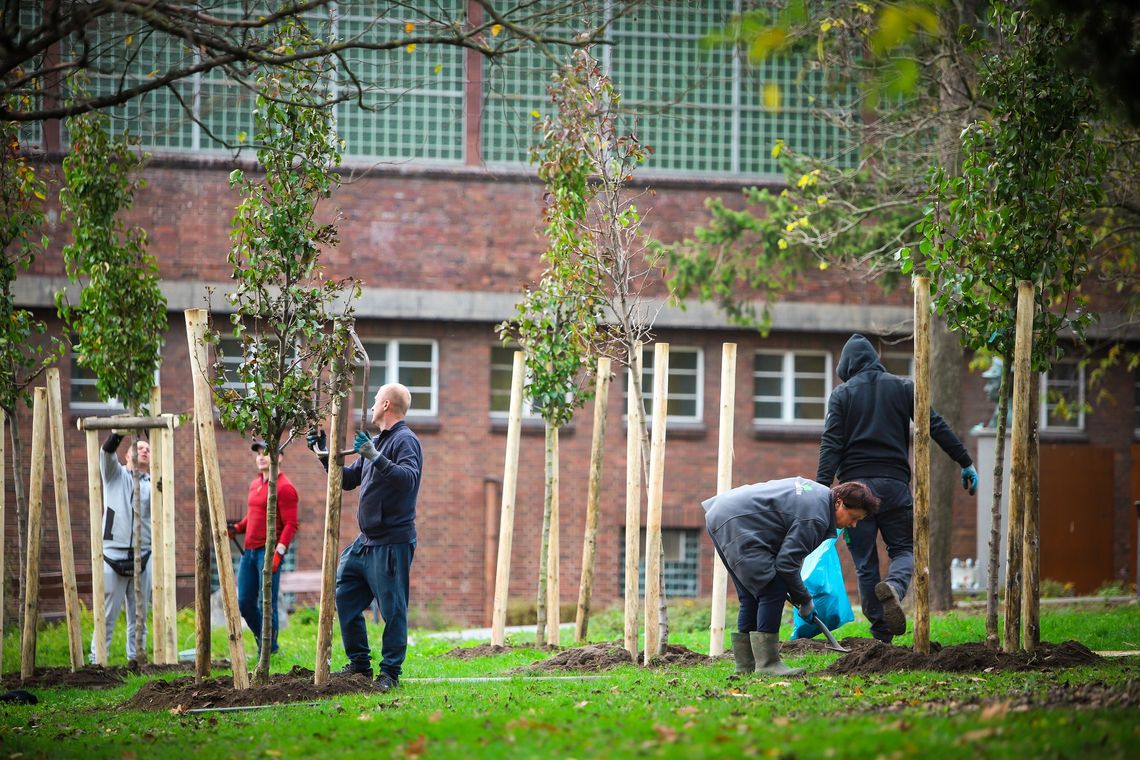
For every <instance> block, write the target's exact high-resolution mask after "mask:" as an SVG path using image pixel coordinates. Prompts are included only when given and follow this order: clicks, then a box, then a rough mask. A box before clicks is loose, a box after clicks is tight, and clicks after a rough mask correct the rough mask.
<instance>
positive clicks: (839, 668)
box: [784, 639, 1102, 675]
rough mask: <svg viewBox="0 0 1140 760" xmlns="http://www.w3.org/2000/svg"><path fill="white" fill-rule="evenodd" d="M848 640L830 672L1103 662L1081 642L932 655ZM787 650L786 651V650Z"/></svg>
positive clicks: (934, 647)
mask: <svg viewBox="0 0 1140 760" xmlns="http://www.w3.org/2000/svg"><path fill="white" fill-rule="evenodd" d="M856 641H860V640H859V639H844V640H843V641H842V642H841V643H842V644H844V646H848V647H849V648H851V649H852V650H853V651H852V652H851V653H850V654H846V655H843V656H842V657H840V658H839V659H838V660H836V661H835V662H833V663H831V665H829V666H828V667H827V672H828V673H833V674H837V675H865V674H870V673H896V672H899V671H903V670H934V671H944V672H949V673H994V672H1019V671H1028V670H1056V669H1059V668H1072V667H1077V666H1080V665H1092V664H1095V663H1097V662H1100V661H1101V659H1102V658H1101V657H1100V655H1098V654H1096V653H1095V652H1093V651H1092V650H1090V649H1089V648H1088V647H1086V646H1085V645H1084V644H1082V643H1080V642H1079V641H1066V642H1064V643H1061V644H1050V643H1047V642H1041V644H1040V645H1038V647H1037V650H1036V651H1034V652H1012V653H1007V652H1003V651H1001V650H1000V649H990V648H988V647H987V646H986V645H985V644H982V643H968V644H956V645H954V646H948V647H943V646H940V645H938V644H937V643H935V642H931V643H930V653H929V654H921V653H919V652H916V651H914V650H913V649H911V648H909V647H898V646H893V645H890V644H884V643H882V642H879V641H875V640H874V639H862V640H861V641H864V642H870V643H869V644H860V645H858V647H856V646H852V645H851V644H849V643H848V642H856ZM784 651H785V652H786V651H787V650H786V649H785V650H784Z"/></svg>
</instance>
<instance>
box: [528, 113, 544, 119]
mask: <svg viewBox="0 0 1140 760" xmlns="http://www.w3.org/2000/svg"><path fill="white" fill-rule="evenodd" d="M530 115H531V116H533V117H534V118H536V119H541V118H542V114H540V113H539V112H538V111H531V112H530Z"/></svg>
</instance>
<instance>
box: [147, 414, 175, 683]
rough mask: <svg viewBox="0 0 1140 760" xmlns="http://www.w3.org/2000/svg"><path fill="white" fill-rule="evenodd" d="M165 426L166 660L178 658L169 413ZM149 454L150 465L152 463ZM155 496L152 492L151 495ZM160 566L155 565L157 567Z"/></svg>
mask: <svg viewBox="0 0 1140 760" xmlns="http://www.w3.org/2000/svg"><path fill="white" fill-rule="evenodd" d="M162 417H163V419H165V420H166V428H165V429H164V430H163V431H162V461H161V469H162V482H163V485H164V486H165V487H164V488H163V489H162V573H163V576H164V578H163V588H164V590H165V591H166V599H165V603H164V605H163V611H164V613H165V617H166V662H167V664H168V665H174V664H177V662H178V595H177V592H178V588H177V583H178V575H177V566H176V564H175V561H174V560H175V546H176V545H177V544H176V542H175V527H174V526H175V524H176V521H175V519H174V518H175V514H176V513H175V511H174V494H175V487H174V427H175V424H174V422H175V418H174V415H172V414H164V415H162ZM154 461H155V460H154V458H153V457H152V458H151V467H153V466H154ZM151 498H152V499H153V498H154V497H153V496H152V497H151ZM158 569H159V568H158V567H155V570H156V571H157V570H158Z"/></svg>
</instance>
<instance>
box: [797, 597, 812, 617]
mask: <svg viewBox="0 0 1140 760" xmlns="http://www.w3.org/2000/svg"><path fill="white" fill-rule="evenodd" d="M796 612H798V613H800V618H801V619H802V620H804V621H807V622H811V619H812V618H813V617H815V605H814V604H812V603H811V599H808V600H807V601H806V602H804V603H803V604H797V605H796Z"/></svg>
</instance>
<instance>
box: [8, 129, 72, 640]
mask: <svg viewBox="0 0 1140 760" xmlns="http://www.w3.org/2000/svg"><path fill="white" fill-rule="evenodd" d="M0 143H2V144H0V156H2V157H0V250H2V251H3V253H4V260H3V263H2V264H0V409H2V410H3V411H4V414H5V416H6V417H7V419H8V425H9V426H10V427H9V430H10V436H11V441H12V452H11V455H12V468H11V472H12V483H13V487H14V489H15V493H16V529H17V533H18V534H19V535H18V536H17V547H18V551H17V553H16V555H15V556H14V557H13V561H18V562H19V566H20V567H23V566H24V563H25V555H24V552H25V550H26V547H25V545H24V542H25V540H26V539H27V530H28V529H27V521H28V504H27V498H26V495H25V493H24V480H23V475H22V469H23V468H22V463H23V462H24V461H25V460H24V449H23V443H22V440H21V437H20V417H19V415H18V414H17V411H18V406H19V405H20V404H21V403H22V404H24V405H30V404H31V394H29V393H28V388H29V387H30V386H31V384H32V383H33V382H35V380H36V378H38V377H39V376H40V375H41V374H42V373H43V371H44V370H45V369H47V367H48V366H49V365H51V364H52V363H53V362H54V361H56V359H58V358H59V355H60V352H61V351H62V348H63V344H62V343H61V342H60V341H59V340H57V339H55V338H50V337H45V332H46V326H45V325H44V323H43V322H42V321H41V320H38V319H36V318H35V315H34V314H32V312H30V311H28V310H27V309H19V308H16V304H15V299H14V297H13V294H12V284H13V283H14V282H15V280H16V277H17V275H18V273H19V272H20V271H21V270H23V271H26V270H27V269H28V267H30V266H31V264H32V262H33V261H34V260H35V258H36V256H37V255H38V254H39V253H40V252H41V251H42V250H43V249H44V248H45V247H47V242H48V241H47V236H46V235H44V234H43V233H42V229H43V223H44V212H43V202H44V200H45V197H44V193H45V186H44V182H43V180H42V179H41V178H40V177H39V176H38V175H37V174H36V170H35V169H34V168H33V167H32V166H31V164H30V163H29V162H28V157H27V154H26V153H24V151H23V150H21V147H20V125H19V124H16V123H15V122H11V121H0ZM3 432H4V431H3V430H0V435H3ZM0 570H3V572H4V578H5V579H9V578H11V579H15V578H17V577H19V573H18V572H8V569H7V568H0ZM6 582H7V580H5V583H6ZM4 598H5V599H12V598H13V596H12V595H5V597H4ZM15 602H16V605H17V610H18V612H17V620H18V622H19V626H20V628H21V629H22V628H23V614H24V589H23V585H21V586H20V591H19V594H17V595H16V598H15Z"/></svg>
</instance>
